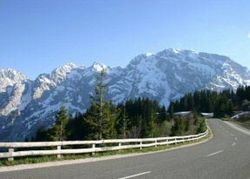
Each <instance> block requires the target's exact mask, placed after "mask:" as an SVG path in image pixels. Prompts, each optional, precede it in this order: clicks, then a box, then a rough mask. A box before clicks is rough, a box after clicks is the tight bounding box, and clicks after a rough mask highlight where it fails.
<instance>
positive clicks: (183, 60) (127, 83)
mask: <svg viewBox="0 0 250 179" xmlns="http://www.w3.org/2000/svg"><path fill="white" fill-rule="evenodd" d="M102 69H106V70H107V73H108V76H107V83H108V88H109V93H108V97H109V98H110V99H112V100H113V102H115V103H120V102H123V101H124V100H127V99H130V98H136V97H149V98H152V99H156V100H158V101H159V102H160V103H161V104H163V105H166V106H167V105H168V104H169V102H170V101H171V100H174V99H178V98H180V97H181V96H183V95H184V94H186V93H188V92H192V91H194V90H199V89H212V90H223V89H226V88H231V89H236V88H237V87H238V86H239V85H250V72H249V70H248V69H247V68H246V67H243V66H241V65H239V64H237V63H236V62H234V61H232V60H231V59H230V58H228V57H226V56H221V55H216V54H209V53H197V52H194V51H190V50H176V49H166V50H163V51H161V52H159V53H156V54H142V55H138V56H137V57H135V58H134V59H133V60H131V62H130V63H129V64H128V65H127V66H126V67H125V68H121V67H116V68H111V67H108V66H105V65H103V64H99V63H94V64H93V65H92V66H90V67H85V66H76V65H74V64H72V63H70V64H67V65H64V66H62V67H59V68H57V69H55V70H54V71H52V72H51V73H50V74H41V75H39V76H38V77H37V78H36V79H35V80H30V79H29V78H28V77H26V76H25V75H23V74H22V73H20V72H17V71H16V70H12V69H1V70H0V140H1V141H18V140H24V139H25V138H26V137H30V136H32V135H34V134H35V132H36V131H37V129H38V128H39V127H41V126H44V127H49V126H51V125H52V124H53V122H54V114H55V112H56V111H57V110H58V109H59V108H60V106H61V105H64V106H66V107H67V108H69V109H70V111H71V112H72V113H76V112H84V111H85V110H86V109H87V108H88V107H89V104H90V98H89V96H90V95H91V94H92V93H93V91H94V87H95V76H96V73H98V72H100V71H101V70H102Z"/></svg>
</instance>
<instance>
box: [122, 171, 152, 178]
mask: <svg viewBox="0 0 250 179" xmlns="http://www.w3.org/2000/svg"><path fill="white" fill-rule="evenodd" d="M149 173H151V171H147V172H143V173H138V174H134V175H130V176H126V177H122V178H118V179H128V178H134V177H138V176H142V175H146V174H149Z"/></svg>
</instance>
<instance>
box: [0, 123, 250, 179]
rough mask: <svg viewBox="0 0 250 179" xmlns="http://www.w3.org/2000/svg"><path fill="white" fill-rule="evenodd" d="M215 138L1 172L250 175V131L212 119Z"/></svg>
mask: <svg viewBox="0 0 250 179" xmlns="http://www.w3.org/2000/svg"><path fill="white" fill-rule="evenodd" d="M208 122H209V125H210V127H211V129H212V130H213V134H214V138H213V139H211V140H210V141H208V142H206V143H203V144H199V145H195V146H192V147H187V148H181V149H177V150H172V151H167V152H160V153H154V154H147V155H141V156H135V157H128V158H120V159H115V160H105V161H99V162H91V163H84V164H76V165H66V166H60V167H50V168H40V169H31V170H23V171H13V172H5V173H0V178H1V179H111V178H114V179H129V178H136V179H140V178H148V179H154V178H159V179H161V178H162V179H166V178H167V179H168V178H169V179H172V178H173V179H175V178H176V179H182V178H183V179H187V178H190V179H196V178H197V179H202V178H209V179H217V178H218V179H224V178H225V179H230V178H232V179H250V133H247V132H242V131H240V130H237V128H235V127H231V126H230V125H228V124H226V123H224V122H222V121H220V120H218V119H210V120H209V121H208Z"/></svg>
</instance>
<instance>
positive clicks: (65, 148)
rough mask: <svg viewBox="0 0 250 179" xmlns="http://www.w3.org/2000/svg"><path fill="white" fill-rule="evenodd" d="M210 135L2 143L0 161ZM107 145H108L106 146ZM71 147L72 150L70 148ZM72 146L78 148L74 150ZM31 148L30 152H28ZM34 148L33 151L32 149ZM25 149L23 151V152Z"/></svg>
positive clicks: (197, 138) (160, 143)
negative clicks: (2, 150) (3, 150)
mask: <svg viewBox="0 0 250 179" xmlns="http://www.w3.org/2000/svg"><path fill="white" fill-rule="evenodd" d="M207 135H208V130H207V131H206V132H204V133H200V134H197V135H187V136H174V137H157V138H142V139H109V140H93V141H58V142H0V148H1V149H5V150H6V149H7V150H6V152H2V153H0V159H3V158H8V160H9V161H12V160H14V157H27V156H42V155H57V157H58V158H61V155H62V154H84V153H92V154H93V155H94V154H95V153H96V152H105V151H115V150H123V149H134V148H138V149H142V148H144V147H153V146H155V147H157V146H160V145H170V144H178V143H183V142H188V141H194V140H199V139H201V138H203V137H205V136H207ZM105 144H108V145H106V146H105ZM70 146H71V148H70ZM72 146H78V147H77V148H72ZM29 148H31V149H30V150H28V149H29ZM32 148H33V149H32ZM38 148H44V149H38ZM53 148H54V149H53ZM22 149H23V150H22Z"/></svg>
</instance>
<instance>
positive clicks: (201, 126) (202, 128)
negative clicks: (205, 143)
mask: <svg viewBox="0 0 250 179" xmlns="http://www.w3.org/2000/svg"><path fill="white" fill-rule="evenodd" d="M206 130H207V125H206V121H205V120H204V119H202V120H201V122H200V124H199V127H198V128H197V131H196V133H197V134H199V133H202V132H205V131H206Z"/></svg>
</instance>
